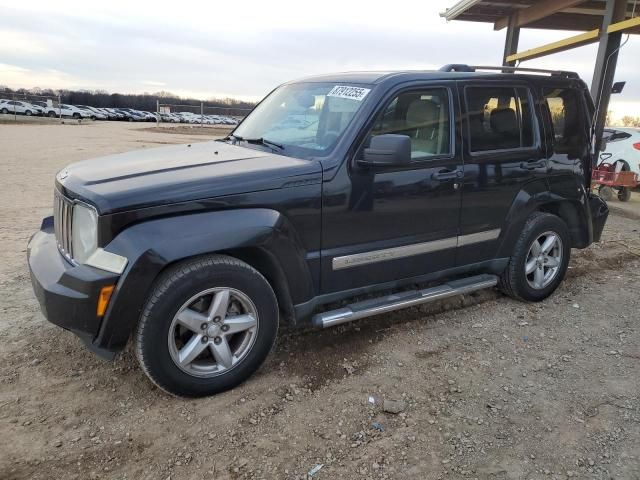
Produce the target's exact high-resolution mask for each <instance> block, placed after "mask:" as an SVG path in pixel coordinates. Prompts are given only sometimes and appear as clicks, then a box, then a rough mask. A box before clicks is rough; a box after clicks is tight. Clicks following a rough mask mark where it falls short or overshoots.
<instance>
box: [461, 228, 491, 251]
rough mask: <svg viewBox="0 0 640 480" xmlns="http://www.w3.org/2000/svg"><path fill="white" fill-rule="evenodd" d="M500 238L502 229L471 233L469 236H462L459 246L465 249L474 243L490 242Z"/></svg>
mask: <svg viewBox="0 0 640 480" xmlns="http://www.w3.org/2000/svg"><path fill="white" fill-rule="evenodd" d="M499 236H500V229H499V228H496V229H494V230H486V231H484V232H478V233H470V234H469V235H461V236H459V237H458V246H459V247H464V246H465V245H471V244H473V243H480V242H488V241H489V240H495V239H496V238H498V237H499Z"/></svg>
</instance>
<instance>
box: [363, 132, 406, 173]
mask: <svg viewBox="0 0 640 480" xmlns="http://www.w3.org/2000/svg"><path fill="white" fill-rule="evenodd" d="M363 156H364V159H363V160H360V161H359V163H360V164H363V165H372V166H376V165H379V166H394V165H406V164H408V163H410V162H411V138H410V137H409V136H408V135H395V134H384V135H376V136H375V137H373V138H372V139H371V144H370V146H369V147H368V148H365V149H364V155H363Z"/></svg>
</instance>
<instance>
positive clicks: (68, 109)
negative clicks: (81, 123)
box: [47, 103, 91, 119]
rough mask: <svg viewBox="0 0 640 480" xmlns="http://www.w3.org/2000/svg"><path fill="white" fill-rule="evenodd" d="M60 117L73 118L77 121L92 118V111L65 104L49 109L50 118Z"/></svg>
mask: <svg viewBox="0 0 640 480" xmlns="http://www.w3.org/2000/svg"><path fill="white" fill-rule="evenodd" d="M60 115H62V116H63V117H72V118H77V119H81V118H91V112H90V111H88V110H83V109H81V108H78V107H74V106H73V105H66V104H64V103H61V104H60V105H59V106H58V107H49V109H48V110H47V116H49V117H58V116H60Z"/></svg>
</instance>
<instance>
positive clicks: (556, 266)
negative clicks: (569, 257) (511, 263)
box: [524, 231, 562, 290]
mask: <svg viewBox="0 0 640 480" xmlns="http://www.w3.org/2000/svg"><path fill="white" fill-rule="evenodd" d="M561 264H562V240H561V239H560V235H558V234H557V233H555V232H551V231H549V232H544V233H543V234H541V235H539V236H538V238H536V239H535V240H534V241H533V243H532V244H531V247H529V252H528V254H527V259H526V261H525V264H524V268H525V276H526V277H527V282H528V283H529V286H530V287H531V288H534V289H536V290H541V289H543V288H546V287H547V286H548V285H549V284H550V283H551V282H553V280H554V279H555V278H556V276H557V275H558V271H559V270H560V266H561Z"/></svg>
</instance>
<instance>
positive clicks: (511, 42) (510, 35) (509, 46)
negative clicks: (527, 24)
mask: <svg viewBox="0 0 640 480" xmlns="http://www.w3.org/2000/svg"><path fill="white" fill-rule="evenodd" d="M519 40H520V27H516V16H515V15H511V16H510V17H509V25H508V26H507V36H506V38H505V41H504V54H503V55H502V65H503V66H505V67H515V65H516V62H507V57H508V56H509V55H513V54H514V53H518V41H519Z"/></svg>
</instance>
